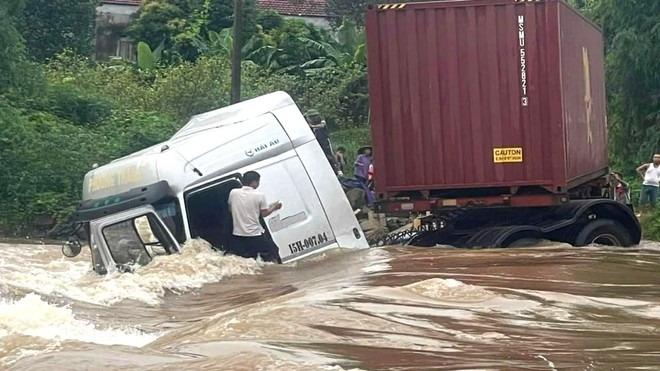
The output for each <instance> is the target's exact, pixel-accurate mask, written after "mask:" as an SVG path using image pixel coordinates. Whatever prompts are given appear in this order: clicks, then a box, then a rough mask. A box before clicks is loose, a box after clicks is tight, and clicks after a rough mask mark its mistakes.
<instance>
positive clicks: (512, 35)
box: [366, 0, 641, 247]
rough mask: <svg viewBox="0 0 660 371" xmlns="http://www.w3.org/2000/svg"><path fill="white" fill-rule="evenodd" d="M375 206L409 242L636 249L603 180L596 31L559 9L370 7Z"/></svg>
mask: <svg viewBox="0 0 660 371" xmlns="http://www.w3.org/2000/svg"><path fill="white" fill-rule="evenodd" d="M366 35H367V56H368V58H367V63H368V81H369V97H370V113H371V115H370V124H371V132H372V142H373V158H374V162H375V164H376V166H377V167H378V168H377V172H378V177H377V178H376V179H375V189H376V197H377V202H376V210H377V211H378V212H383V213H405V214H410V213H414V214H423V215H425V217H424V218H423V219H422V226H421V229H420V230H421V232H420V233H415V234H414V237H413V238H412V239H410V240H409V241H408V242H407V243H408V244H414V245H420V246H429V245H435V244H448V245H454V246H458V247H476V246H482V247H504V246H515V245H518V244H520V243H521V241H529V240H530V239H532V240H538V239H550V240H556V241H562V242H568V243H571V244H573V245H577V246H581V245H586V244H591V243H600V244H607V245H618V246H630V245H634V244H638V243H639V241H640V239H641V228H640V225H639V222H638V220H637V218H636V217H635V215H634V213H633V210H632V208H631V207H629V206H626V205H622V204H619V203H617V202H615V201H614V200H612V199H610V198H607V197H604V196H603V194H604V193H605V192H604V190H605V188H606V187H607V185H608V184H609V176H610V173H609V165H608V153H607V117H606V106H605V103H606V102H605V83H604V81H605V73H604V55H603V40H602V32H601V30H600V29H599V28H598V27H596V26H595V25H594V24H592V23H591V22H589V21H588V20H587V19H585V18H584V17H582V16H581V15H580V14H579V13H578V12H577V11H576V10H575V9H573V8H571V7H570V6H569V5H568V4H566V3H565V2H564V1H561V0H461V1H435V2H422V3H400V4H380V5H370V6H368V8H367V11H366Z"/></svg>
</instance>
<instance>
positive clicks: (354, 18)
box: [0, 0, 660, 238]
mask: <svg viewBox="0 0 660 371" xmlns="http://www.w3.org/2000/svg"><path fill="white" fill-rule="evenodd" d="M369 2H374V1H369V0H362V1H359V2H355V1H348V0H329V1H328V6H329V12H330V13H331V14H333V15H335V16H337V17H336V22H335V24H334V27H335V28H334V29H333V30H323V29H318V28H316V27H313V26H311V25H309V24H306V23H304V22H303V21H300V20H291V19H284V18H283V17H281V16H279V15H278V14H276V13H274V12H270V11H258V10H257V9H256V8H255V5H254V0H246V1H245V9H244V14H243V17H244V22H243V23H244V26H245V27H244V30H243V34H242V40H243V45H242V55H243V59H244V60H243V74H242V92H241V97H242V99H248V98H251V97H255V96H258V95H261V94H264V93H269V92H272V91H276V90H283V91H286V92H287V93H289V94H290V95H291V96H292V97H293V98H294V99H295V101H296V102H297V104H298V105H299V106H300V108H301V110H302V111H303V112H304V111H307V110H309V109H316V110H318V111H319V112H320V113H321V115H322V117H323V118H324V119H326V120H327V122H328V124H329V128H330V131H331V138H332V144H333V147H334V148H337V147H338V146H344V147H346V148H347V150H348V151H347V152H348V157H349V159H348V160H349V161H351V160H352V158H353V156H354V153H355V150H356V149H357V148H358V147H360V146H362V145H365V144H369V143H370V137H369V127H368V122H367V121H368V94H367V75H366V49H365V35H364V29H363V28H362V24H363V19H362V12H361V9H363V7H364V6H365V5H366V4H367V3H369ZM574 5H576V6H577V7H578V8H579V9H580V10H581V11H582V12H583V13H584V14H585V15H586V16H587V17H589V18H591V19H593V20H594V21H595V22H596V23H597V24H601V25H605V27H604V31H605V38H606V51H607V69H608V102H609V110H610V112H609V124H610V140H611V143H610V149H611V154H612V162H613V164H614V167H615V169H616V170H619V171H621V172H622V173H624V174H625V175H626V176H633V175H634V169H635V167H636V166H638V165H639V163H641V161H643V160H646V159H650V157H651V155H652V153H653V152H657V151H659V150H660V149H659V148H658V147H659V144H660V48H659V47H658V45H659V42H660V27H657V25H658V24H660V2H658V1H656V0H643V1H635V2H632V1H631V2H620V1H618V0H574ZM96 6H97V3H96V1H95V0H57V1H52V0H51V1H43V0H12V1H4V2H0V168H2V170H3V173H2V175H1V176H0V233H2V234H4V235H9V236H19V237H20V236H25V235H28V234H30V235H38V234H43V232H44V231H45V230H47V229H49V228H52V227H53V226H54V225H55V224H56V223H57V222H59V221H62V220H64V219H65V218H66V217H67V215H69V214H70V212H71V211H72V210H73V207H74V205H75V203H76V202H77V201H78V200H79V198H80V190H81V182H82V178H83V175H84V174H85V173H86V172H87V171H89V169H91V167H92V165H93V164H95V163H98V164H104V163H106V162H108V161H109V160H110V159H113V158H116V157H118V156H122V155H126V154H128V153H131V152H133V151H135V150H138V149H141V148H144V147H146V146H149V145H152V144H155V143H157V142H160V141H163V140H165V139H166V138H168V137H169V136H171V135H172V134H173V133H174V132H175V131H176V130H177V129H178V128H180V127H181V126H182V125H183V124H185V122H186V121H187V120H188V119H189V118H190V116H191V115H194V114H197V113H200V112H205V111H208V110H212V109H217V108H220V107H223V106H226V105H227V104H228V102H229V90H230V62H229V56H230V55H231V48H232V43H233V40H232V36H231V35H232V33H231V25H232V19H233V14H232V1H230V0H146V1H144V4H143V6H142V7H141V9H140V11H139V12H138V13H137V14H136V15H135V17H134V19H133V21H132V23H131V25H130V26H129V28H128V29H127V30H126V32H127V34H128V35H129V36H130V37H131V38H132V39H133V40H135V50H136V58H134V59H131V60H122V59H116V58H115V59H110V60H103V61H99V60H95V59H94V57H93V53H92V52H93V51H92V47H91V40H92V39H93V37H94V29H95V26H94V19H95V9H96ZM349 164H350V162H349ZM635 183H638V182H637V181H636V180H634V181H633V185H634V184H635ZM633 198H635V196H634V195H633ZM658 216H659V217H660V215H658ZM656 219H657V220H660V219H658V218H656ZM652 231H653V232H652V234H648V235H647V237H651V238H660V222H659V227H658V228H657V229H653V230H652Z"/></svg>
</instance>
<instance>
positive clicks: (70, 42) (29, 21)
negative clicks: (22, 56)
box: [12, 0, 98, 61]
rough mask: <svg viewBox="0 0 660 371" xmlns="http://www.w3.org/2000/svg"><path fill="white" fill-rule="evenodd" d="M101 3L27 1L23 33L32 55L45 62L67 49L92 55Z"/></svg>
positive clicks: (91, 0) (74, 0)
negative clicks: (98, 6)
mask: <svg viewBox="0 0 660 371" xmlns="http://www.w3.org/2000/svg"><path fill="white" fill-rule="evenodd" d="M12 1H13V0H12ZM97 3H98V2H97V0H25V9H24V11H23V22H22V25H21V31H22V34H23V38H24V39H25V45H26V47H27V52H28V55H29V56H30V57H32V58H34V59H36V60H39V61H43V60H46V59H48V58H51V57H52V56H54V55H55V54H56V53H59V52H61V51H63V50H65V49H69V50H72V51H74V52H76V53H79V54H84V55H87V54H89V53H90V52H91V49H92V39H93V37H94V25H95V19H96V6H97V5H98V4H97Z"/></svg>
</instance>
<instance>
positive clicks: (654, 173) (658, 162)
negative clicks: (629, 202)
mask: <svg viewBox="0 0 660 371" xmlns="http://www.w3.org/2000/svg"><path fill="white" fill-rule="evenodd" d="M637 174H639V176H640V177H641V178H642V181H643V182H642V192H641V194H640V195H639V206H645V205H646V204H647V203H648V204H650V205H651V207H653V208H654V207H655V206H656V204H657V203H658V189H659V188H660V154H655V155H653V162H652V163H650V164H643V165H641V166H640V167H638V168H637Z"/></svg>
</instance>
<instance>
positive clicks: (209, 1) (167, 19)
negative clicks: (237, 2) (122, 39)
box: [127, 0, 257, 62]
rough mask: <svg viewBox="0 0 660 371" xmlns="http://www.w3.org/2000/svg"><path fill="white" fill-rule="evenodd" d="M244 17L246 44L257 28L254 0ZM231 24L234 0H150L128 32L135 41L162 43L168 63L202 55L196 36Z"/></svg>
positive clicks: (245, 8) (164, 56)
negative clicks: (196, 42)
mask: <svg viewBox="0 0 660 371" xmlns="http://www.w3.org/2000/svg"><path fill="white" fill-rule="evenodd" d="M243 17H244V18H243V25H244V28H243V35H242V36H243V38H242V43H243V44H245V43H247V41H248V40H249V39H250V38H251V36H252V35H253V34H254V33H255V32H256V30H257V25H256V20H255V17H256V13H255V9H254V2H253V0H246V1H245V6H244V8H243ZM232 24H233V1H232V0H147V1H145V2H144V3H142V5H141V7H140V9H139V10H138V12H137V13H136V14H135V15H134V17H133V20H132V21H131V25H130V26H129V27H128V30H127V32H128V35H129V36H130V37H131V38H132V39H133V40H135V42H139V41H142V42H145V43H147V44H148V45H150V46H155V45H159V44H160V43H161V42H163V43H164V52H163V59H164V60H165V61H167V62H174V61H177V60H178V59H183V60H186V61H194V60H195V59H196V58H197V57H198V56H199V54H200V51H199V50H198V49H197V47H196V45H195V40H196V39H199V38H205V37H206V36H207V35H208V33H209V31H216V32H219V31H220V30H222V29H226V28H229V27H231V25H232Z"/></svg>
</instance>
